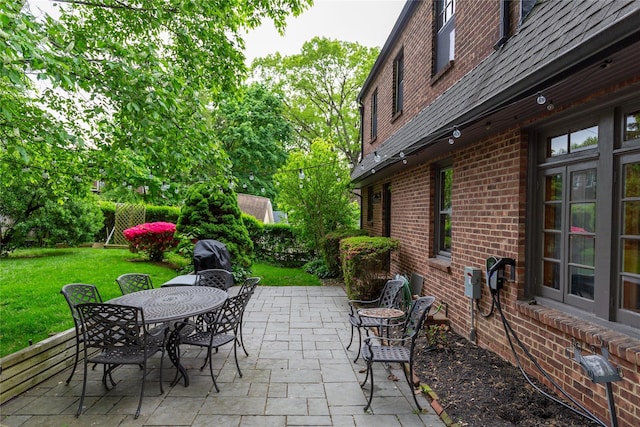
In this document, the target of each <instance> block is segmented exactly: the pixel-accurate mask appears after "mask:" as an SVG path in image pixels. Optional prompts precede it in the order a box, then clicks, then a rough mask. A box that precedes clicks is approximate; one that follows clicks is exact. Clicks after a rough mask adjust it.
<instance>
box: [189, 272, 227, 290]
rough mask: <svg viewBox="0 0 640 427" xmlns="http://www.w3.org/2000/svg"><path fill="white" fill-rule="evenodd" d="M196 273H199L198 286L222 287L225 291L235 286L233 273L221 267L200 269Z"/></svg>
mask: <svg viewBox="0 0 640 427" xmlns="http://www.w3.org/2000/svg"><path fill="white" fill-rule="evenodd" d="M196 274H197V275H198V278H197V279H196V285H197V286H209V287H212V288H218V289H222V290H223V291H227V290H229V288H230V287H231V286H233V275H232V274H231V273H230V272H228V271H227V270H223V269H221V268H210V269H208V270H200V271H198V272H197V273H196Z"/></svg>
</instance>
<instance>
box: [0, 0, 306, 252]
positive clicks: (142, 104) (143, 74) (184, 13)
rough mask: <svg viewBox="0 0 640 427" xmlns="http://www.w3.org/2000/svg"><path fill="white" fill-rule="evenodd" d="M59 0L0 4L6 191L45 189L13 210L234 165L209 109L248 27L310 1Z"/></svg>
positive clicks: (233, 74) (236, 69) (185, 180)
mask: <svg viewBox="0 0 640 427" xmlns="http://www.w3.org/2000/svg"><path fill="white" fill-rule="evenodd" d="M51 3H52V4H58V5H60V7H59V8H58V11H59V16H58V18H57V19H53V18H51V17H49V16H41V17H38V18H36V17H35V16H34V14H32V13H31V11H30V10H29V9H28V7H25V8H22V2H11V1H9V2H2V3H1V5H0V160H1V162H0V173H1V174H2V177H3V179H2V184H0V185H1V186H2V187H1V188H0V190H1V191H2V193H5V192H20V191H28V190H25V189H28V188H33V187H37V188H38V189H46V194H45V195H38V197H37V199H36V198H35V194H34V195H31V194H28V193H27V194H26V196H29V197H25V198H24V200H23V201H24V203H23V206H22V208H20V207H19V206H18V205H15V206H13V207H12V212H10V214H11V216H10V220H11V221H23V220H26V219H27V218H28V216H29V215H31V214H32V213H34V212H36V211H37V210H38V209H39V208H41V207H42V206H44V198H46V199H50V200H56V201H57V202H59V203H64V201H65V200H68V199H70V198H72V197H75V195H76V194H77V192H79V191H80V192H84V194H87V193H88V192H89V188H90V183H91V181H93V180H97V179H100V180H104V181H105V182H106V183H107V184H108V185H111V186H116V185H122V184H125V185H126V186H127V187H128V185H131V186H132V187H133V188H137V187H139V186H144V185H148V186H149V184H152V185H154V186H156V187H163V185H162V183H165V184H166V183H180V184H181V185H185V184H189V183H191V182H194V181H199V180H202V179H206V178H207V177H208V176H209V175H216V174H220V175H224V174H229V172H230V163H229V161H228V158H227V157H226V155H225V154H224V152H223V151H222V150H221V149H220V147H219V146H218V144H217V142H216V140H215V138H214V136H213V132H212V131H211V124H212V117H211V108H212V106H213V105H214V104H215V102H216V101H217V100H218V99H219V98H220V95H221V94H222V93H224V92H230V91H233V90H235V88H236V86H237V85H238V84H239V83H240V82H241V81H242V79H243V78H244V76H245V74H246V69H245V65H244V55H243V53H242V49H243V47H244V41H243V39H242V36H241V34H242V32H243V31H245V30H247V29H250V28H254V27H256V26H258V25H259V24H260V22H261V21H262V20H263V19H265V18H270V19H271V20H273V22H274V24H275V25H276V27H277V28H280V29H282V28H283V26H284V24H285V19H286V17H287V16H288V15H289V14H293V15H298V14H299V13H300V12H301V11H302V10H303V8H304V7H306V6H307V5H308V4H310V1H309V0H284V1H276V0H266V1H262V2H253V1H251V0H231V1H221V0H214V1H184V2H167V1H164V0H140V1H137V2H122V1H119V0H98V1H81V0H77V1H76V0H67V1H64V0H63V1H62V2H57V3H54V2H53V1H52V2H51ZM36 79H37V80H38V81H39V84H38V85H36V84H35V81H36ZM133 153H135V158H134V159H135V160H133V161H130V159H132V154H133ZM90 160H91V162H90ZM20 171H27V173H24V172H22V173H20ZM16 172H18V173H16ZM7 176H10V177H11V179H6V180H5V177H7ZM31 196H33V197H31ZM0 202H1V200H0ZM6 210H7V209H6V207H4V206H0V212H2V214H3V216H4V212H5V211H6ZM4 242H5V236H4V235H3V244H4Z"/></svg>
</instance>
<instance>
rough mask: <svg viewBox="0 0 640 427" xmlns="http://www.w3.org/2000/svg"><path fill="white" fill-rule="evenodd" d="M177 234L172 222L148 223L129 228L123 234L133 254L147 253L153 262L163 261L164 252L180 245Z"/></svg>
mask: <svg viewBox="0 0 640 427" xmlns="http://www.w3.org/2000/svg"><path fill="white" fill-rule="evenodd" d="M175 232H176V226H175V224H172V223H170V222H147V223H144V224H140V225H136V226H135V227H131V228H127V229H126V230H124V231H123V232H122V234H124V238H125V239H127V240H128V241H129V249H130V250H131V251H132V252H145V253H146V254H147V255H148V256H149V259H150V260H151V261H162V259H163V257H164V252H165V251H167V250H169V249H171V248H174V247H175V246H176V245H177V244H178V241H177V240H176V239H175V237H174V234H175Z"/></svg>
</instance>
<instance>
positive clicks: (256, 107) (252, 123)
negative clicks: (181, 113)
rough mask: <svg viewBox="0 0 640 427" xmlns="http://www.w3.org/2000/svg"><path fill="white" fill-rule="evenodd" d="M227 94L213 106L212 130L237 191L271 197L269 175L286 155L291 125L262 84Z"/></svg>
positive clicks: (270, 175) (277, 99) (274, 192)
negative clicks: (226, 156)
mask: <svg viewBox="0 0 640 427" xmlns="http://www.w3.org/2000/svg"><path fill="white" fill-rule="evenodd" d="M242 89H243V90H241V91H239V92H238V93H229V94H228V95H227V96H225V97H224V98H223V100H222V101H220V103H219V104H218V105H217V106H216V110H215V111H214V129H215V133H216V136H217V138H218V140H219V141H220V145H221V147H222V148H223V149H224V151H225V152H226V153H227V154H228V156H229V159H230V160H231V163H232V164H233V175H234V176H235V177H236V178H237V179H238V181H239V183H240V187H239V188H238V191H239V192H243V193H247V194H254V195H256V196H264V197H269V198H270V199H273V198H274V197H275V195H276V190H275V188H274V186H273V181H272V179H271V177H272V176H273V174H274V173H275V172H276V170H277V169H278V168H279V167H280V166H282V165H283V164H284V162H285V160H286V158H287V153H286V151H285V147H286V145H287V142H288V141H289V139H290V137H291V125H290V124H289V122H288V121H287V120H285V119H284V117H283V116H282V109H283V103H282V100H281V99H280V98H279V97H278V96H276V95H275V94H273V93H271V92H269V91H268V90H267V89H266V88H265V87H264V86H262V85H261V84H258V83H253V84H251V85H249V86H244V87H243V88H242Z"/></svg>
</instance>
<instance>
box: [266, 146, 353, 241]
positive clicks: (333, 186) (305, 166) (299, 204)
mask: <svg viewBox="0 0 640 427" xmlns="http://www.w3.org/2000/svg"><path fill="white" fill-rule="evenodd" d="M344 163H345V162H344V160H341V159H340V156H339V155H338V153H337V152H336V151H334V150H333V149H332V146H331V145H330V144H329V143H327V142H326V141H323V140H316V141H314V142H313V143H312V144H311V147H310V149H309V151H308V152H306V151H303V150H297V151H293V152H292V153H290V154H289V159H288V160H287V163H286V164H285V165H284V166H283V167H282V168H280V169H279V170H278V173H276V175H275V176H274V180H275V181H276V185H277V187H278V189H279V195H278V197H277V199H276V201H277V203H278V206H279V207H280V208H281V209H283V210H285V211H286V212H287V214H288V217H289V222H290V223H291V224H292V225H294V226H295V227H298V228H299V229H300V230H301V235H302V237H303V238H304V240H306V241H307V242H308V243H309V244H310V245H311V246H312V247H313V248H315V249H316V250H319V249H320V242H321V240H322V238H323V237H324V236H325V235H326V234H328V233H329V232H331V231H334V230H336V229H339V228H342V227H345V228H350V227H354V226H355V224H356V223H357V219H358V207H357V204H355V203H353V202H352V198H351V192H350V188H351V183H350V179H349V168H348V167H346V166H345V164H344Z"/></svg>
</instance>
